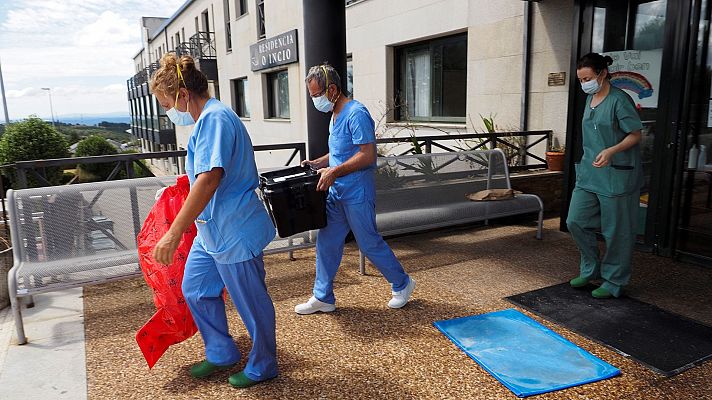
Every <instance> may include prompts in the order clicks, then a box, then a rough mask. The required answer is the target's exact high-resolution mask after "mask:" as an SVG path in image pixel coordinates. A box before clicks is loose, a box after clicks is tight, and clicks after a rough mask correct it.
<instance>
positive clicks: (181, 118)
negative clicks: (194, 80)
mask: <svg viewBox="0 0 712 400" xmlns="http://www.w3.org/2000/svg"><path fill="white" fill-rule="evenodd" d="M179 94H180V92H178V93H176V102H175V104H176V105H177V104H178V95H179ZM186 105H187V107H188V111H178V110H176V107H175V105H174V106H173V108H171V109H170V110H168V111H166V116H167V117H168V118H169V119H170V120H171V121H172V122H173V123H174V124H176V125H180V126H188V125H193V124H195V120H194V119H193V116H192V115H191V114H190V104H188V103H187V102H186Z"/></svg>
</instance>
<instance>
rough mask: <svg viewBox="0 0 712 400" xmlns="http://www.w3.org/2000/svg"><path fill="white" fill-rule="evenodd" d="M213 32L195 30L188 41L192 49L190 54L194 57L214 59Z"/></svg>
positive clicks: (215, 54)
mask: <svg viewBox="0 0 712 400" xmlns="http://www.w3.org/2000/svg"><path fill="white" fill-rule="evenodd" d="M214 37H215V33H214V32H197V33H196V34H195V35H193V36H191V37H190V39H188V41H189V42H190V47H191V48H192V49H193V52H192V54H191V55H192V56H193V58H195V59H215V58H216V56H217V52H216V51H215V41H214V40H213V38H214Z"/></svg>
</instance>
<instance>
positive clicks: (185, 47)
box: [176, 42, 193, 57]
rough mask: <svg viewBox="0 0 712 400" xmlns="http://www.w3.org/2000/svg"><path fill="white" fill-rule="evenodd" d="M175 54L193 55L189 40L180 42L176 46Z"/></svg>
mask: <svg viewBox="0 0 712 400" xmlns="http://www.w3.org/2000/svg"><path fill="white" fill-rule="evenodd" d="M176 56H178V57H180V56H191V57H192V56H193V47H192V44H191V43H189V42H181V43H178V45H177V46H176Z"/></svg>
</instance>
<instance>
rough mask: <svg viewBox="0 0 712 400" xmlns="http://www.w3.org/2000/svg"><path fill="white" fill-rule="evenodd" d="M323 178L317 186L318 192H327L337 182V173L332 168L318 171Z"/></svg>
mask: <svg viewBox="0 0 712 400" xmlns="http://www.w3.org/2000/svg"><path fill="white" fill-rule="evenodd" d="M316 172H317V173H318V174H319V175H321V177H320V178H319V183H317V184H316V190H319V191H324V192H325V191H327V190H329V188H330V187H331V185H333V184H334V181H336V178H337V176H336V171H335V170H334V169H333V168H331V167H326V168H321V169H320V170H318V171H316Z"/></svg>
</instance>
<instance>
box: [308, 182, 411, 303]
mask: <svg viewBox="0 0 712 400" xmlns="http://www.w3.org/2000/svg"><path fill="white" fill-rule="evenodd" d="M326 222H327V225H326V227H324V228H322V229H320V230H319V236H318V237H317V241H316V279H315V280H314V291H313V292H314V297H316V298H317V299H318V300H319V301H323V302H324V303H329V304H334V303H335V302H336V298H335V297H334V277H335V276H336V271H338V270H339V265H340V264H341V257H342V256H343V253H344V240H345V239H346V235H348V233H349V230H351V231H352V232H353V233H354V236H355V237H356V242H357V243H358V247H359V248H360V249H361V251H362V252H363V253H364V254H365V255H366V257H368V259H369V260H371V262H372V263H373V265H375V266H376V268H378V270H379V271H381V274H383V276H384V277H385V278H386V280H387V281H388V282H389V283H390V284H391V288H392V290H393V291H394V292H397V291H400V290H403V289H405V287H406V286H408V282H410V277H408V274H406V273H405V271H404V270H403V266H402V265H401V264H400V262H398V259H397V258H396V256H395V254H393V251H392V250H391V248H390V247H388V244H386V242H385V240H383V237H381V235H380V234H379V233H378V231H377V229H376V207H375V204H374V202H373V201H372V200H371V201H369V200H367V201H365V202H362V203H358V204H345V203H342V202H341V201H338V200H335V199H334V198H333V197H332V196H328V197H327V199H326Z"/></svg>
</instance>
